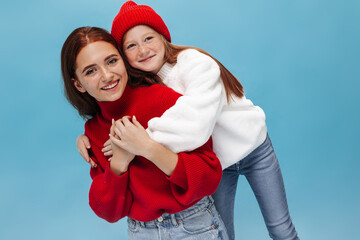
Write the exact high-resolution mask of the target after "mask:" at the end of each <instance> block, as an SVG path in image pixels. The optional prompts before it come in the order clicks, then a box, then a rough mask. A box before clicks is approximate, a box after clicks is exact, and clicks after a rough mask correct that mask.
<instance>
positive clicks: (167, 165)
mask: <svg viewBox="0 0 360 240" xmlns="http://www.w3.org/2000/svg"><path fill="white" fill-rule="evenodd" d="M131 120H132V122H131V121H130V117H128V116H126V117H123V118H122V119H119V120H117V121H116V122H115V129H114V132H115V133H116V136H118V138H115V137H110V138H111V142H112V143H113V146H115V145H116V146H120V147H121V148H123V149H125V150H127V151H129V152H131V153H133V154H135V155H139V156H143V157H145V158H146V159H148V160H149V161H151V162H153V163H154V164H155V165H156V166H157V167H158V168H159V169H160V170H161V171H163V172H164V173H165V174H166V175H168V176H171V174H172V173H173V172H174V170H175V167H176V165H177V162H178V155H177V154H176V153H174V152H172V151H171V150H169V149H167V148H166V147H164V146H163V145H161V144H160V143H157V142H155V141H154V140H152V139H151V138H150V136H149V135H148V134H147V132H146V131H145V129H144V128H143V126H142V125H141V124H140V123H139V122H138V121H137V120H136V117H135V116H133V117H132V119H131ZM114 156H115V152H114Z"/></svg>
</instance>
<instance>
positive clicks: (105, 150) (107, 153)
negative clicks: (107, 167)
mask: <svg viewBox="0 0 360 240" xmlns="http://www.w3.org/2000/svg"><path fill="white" fill-rule="evenodd" d="M101 151H102V152H103V153H104V156H107V157H108V156H112V155H113V152H112V148H111V140H110V138H109V139H108V140H107V141H106V142H105V143H104V148H103V149H101ZM110 158H111V157H110Z"/></svg>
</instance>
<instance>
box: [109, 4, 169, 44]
mask: <svg viewBox="0 0 360 240" xmlns="http://www.w3.org/2000/svg"><path fill="white" fill-rule="evenodd" d="M141 24H144V25H148V26H150V27H152V28H154V29H155V30H156V31H158V32H159V33H160V34H161V35H163V36H164V37H165V38H166V39H167V40H168V41H169V42H171V37H170V32H169V30H168V28H167V27H166V25H165V23H164V21H163V20H162V19H161V17H160V16H159V15H158V14H157V13H156V12H155V11H154V9H152V8H151V7H149V6H147V5H137V4H136V3H135V2H133V1H127V2H126V3H124V4H123V5H122V6H121V8H120V11H119V13H118V14H117V15H116V16H115V18H114V21H113V23H112V27H111V35H112V36H113V37H114V38H115V40H116V42H117V43H118V44H119V47H120V48H121V40H122V38H123V36H124V34H125V33H126V32H127V31H128V30H129V29H130V28H132V27H134V26H136V25H141Z"/></svg>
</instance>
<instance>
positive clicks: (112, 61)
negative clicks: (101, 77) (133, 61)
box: [109, 58, 118, 64]
mask: <svg viewBox="0 0 360 240" xmlns="http://www.w3.org/2000/svg"><path fill="white" fill-rule="evenodd" d="M117 61H118V60H117V59H116V58H113V59H110V61H109V64H114V63H116V62H117Z"/></svg>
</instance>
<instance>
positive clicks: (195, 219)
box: [180, 208, 218, 234]
mask: <svg viewBox="0 0 360 240" xmlns="http://www.w3.org/2000/svg"><path fill="white" fill-rule="evenodd" d="M180 227H181V228H182V230H183V231H184V232H186V233H187V234H199V233H203V232H207V231H210V230H213V229H216V228H217V227H218V226H217V223H216V221H214V217H213V214H212V210H211V209H209V208H204V209H202V210H200V211H199V212H196V213H195V214H193V215H191V216H188V217H186V218H183V219H182V220H181V221H180Z"/></svg>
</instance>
